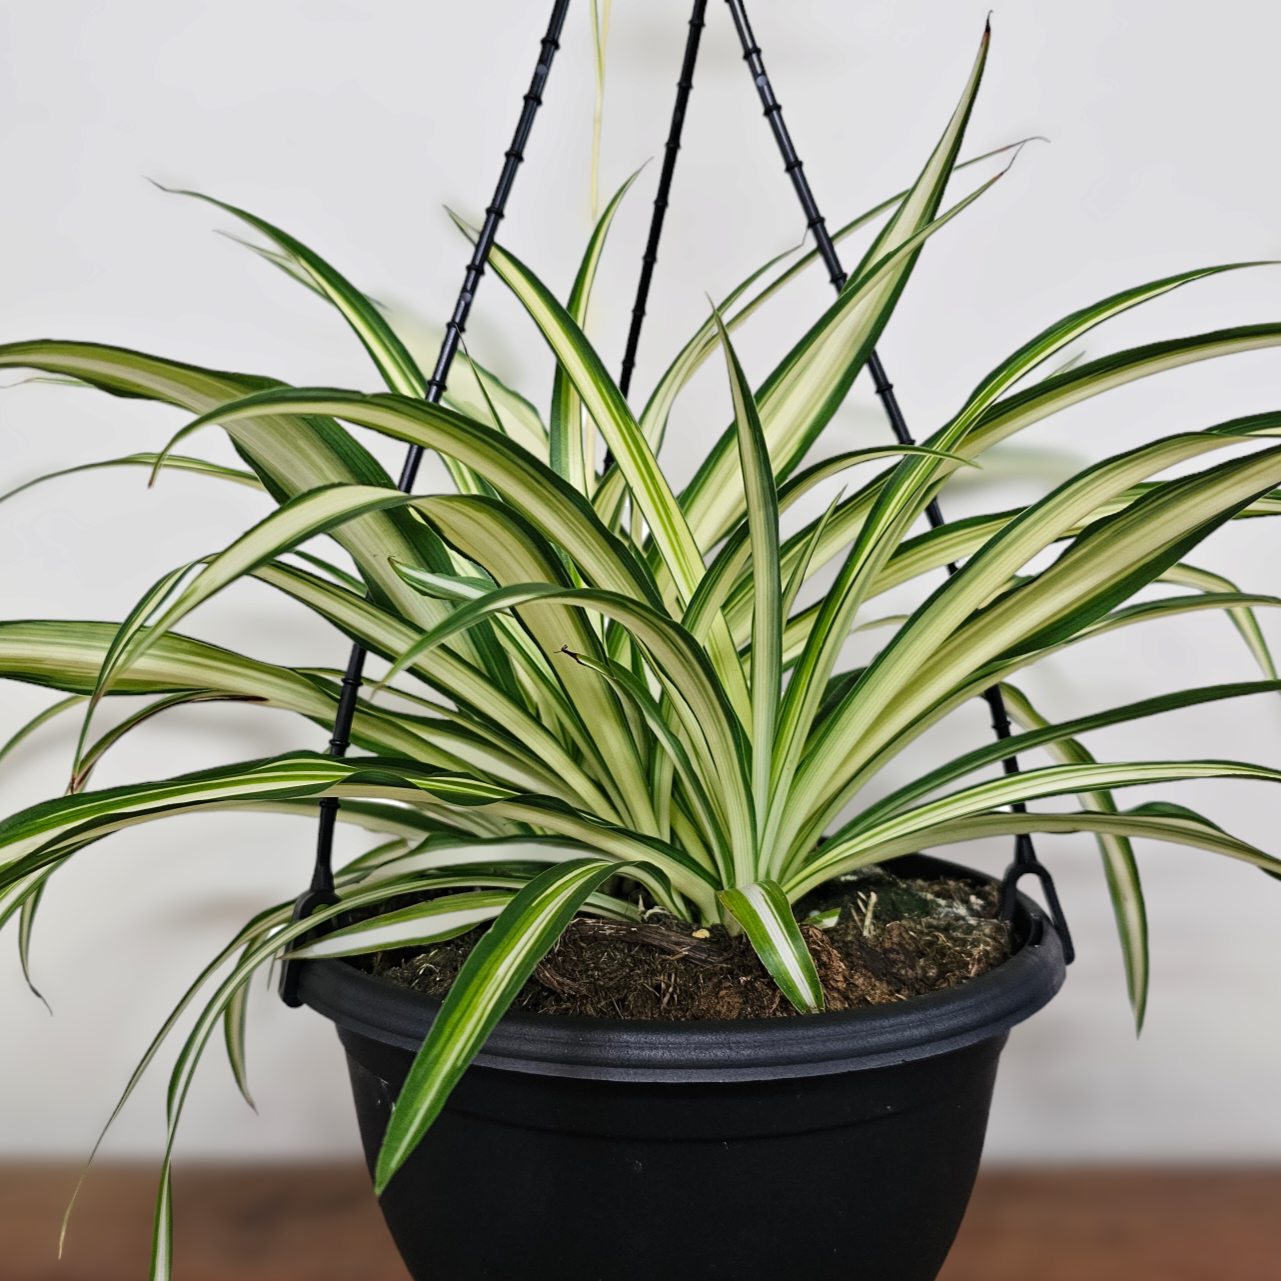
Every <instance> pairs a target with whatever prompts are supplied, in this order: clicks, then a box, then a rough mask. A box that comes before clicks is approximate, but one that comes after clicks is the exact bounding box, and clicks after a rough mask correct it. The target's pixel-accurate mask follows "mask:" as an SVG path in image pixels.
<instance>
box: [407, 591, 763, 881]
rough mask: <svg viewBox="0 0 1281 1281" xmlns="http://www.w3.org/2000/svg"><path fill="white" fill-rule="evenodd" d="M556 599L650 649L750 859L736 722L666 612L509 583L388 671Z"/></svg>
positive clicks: (735, 839)
mask: <svg viewBox="0 0 1281 1281" xmlns="http://www.w3.org/2000/svg"><path fill="white" fill-rule="evenodd" d="M537 600H553V601H554V600H560V601H564V602H565V603H567V604H575V605H581V606H583V607H585V608H588V609H593V610H596V611H598V612H600V613H601V614H603V615H605V616H606V617H607V618H611V619H613V620H614V621H615V622H618V623H620V624H622V625H623V626H624V627H625V628H626V629H627V631H628V632H629V633H630V634H631V636H632V637H633V639H634V640H636V641H638V642H639V643H640V644H641V645H642V646H644V648H645V649H646V651H647V653H648V654H649V657H650V661H651V665H652V667H653V670H654V673H655V675H656V676H657V677H658V678H659V680H660V681H661V682H662V684H663V687H664V689H665V690H666V692H667V695H668V697H669V698H670V699H671V700H672V703H673V706H674V707H675V709H676V711H677V714H678V715H679V716H680V718H681V720H682V722H683V724H684V727H685V731H686V734H687V736H688V737H689V740H690V743H691V745H692V748H693V750H694V752H695V754H696V755H698V754H702V756H703V758H704V759H703V761H702V769H703V771H704V774H705V777H707V778H709V779H713V778H714V779H716V780H717V782H718V783H719V788H720V792H721V795H722V798H723V799H722V804H723V812H724V813H725V815H726V819H727V822H728V824H729V835H730V842H731V847H732V848H733V849H734V851H735V858H736V859H740V858H742V859H747V858H750V857H751V850H752V849H753V845H754V835H753V831H754V825H753V815H752V812H751V805H750V795H751V793H750V785H749V783H748V779H747V767H746V761H745V759H744V756H745V753H744V745H743V743H742V735H741V732H740V730H739V727H738V722H737V719H736V718H735V716H734V713H733V711H732V709H731V708H730V707H729V705H728V702H727V700H726V698H725V695H724V692H723V691H722V689H721V687H720V685H719V684H718V682H717V680H716V674H715V673H714V672H713V671H712V670H711V666H710V664H709V663H708V662H707V659H706V656H705V655H704V654H703V651H702V649H701V648H700V647H699V646H698V645H697V644H696V643H695V642H694V640H693V638H692V637H691V636H690V635H689V633H688V632H686V631H685V630H684V629H683V628H682V627H681V626H680V625H679V624H678V623H675V622H673V621H672V620H671V619H670V618H668V617H667V616H666V615H665V614H662V613H660V612H659V611H657V610H654V609H651V608H650V607H649V606H646V605H642V604H640V603H639V602H638V601H631V600H628V599H627V598H626V597H623V596H618V595H615V594H613V593H610V592H599V591H594V590H592V589H587V588H584V589H578V590H573V589H570V590H566V589H565V588H561V587H558V586H555V585H553V584H548V583H524V584H514V585H513V586H511V587H505V588H502V589H501V590H499V591H496V592H491V593H490V594H489V595H488V596H486V597H484V598H483V599H481V600H478V601H473V602H471V603H470V604H467V605H463V606H461V607H460V608H459V609H457V610H456V611H455V612H454V613H453V614H452V615H451V616H450V618H449V619H448V620H446V622H444V623H442V624H441V625H440V626H439V627H436V628H433V629H432V631H430V632H428V633H427V634H426V635H425V636H423V637H422V638H421V639H420V640H419V641H418V642H417V643H416V644H415V645H414V646H412V647H411V648H410V649H409V650H407V651H406V652H405V653H404V654H402V655H401V656H400V658H399V659H397V661H396V663H395V664H394V665H393V669H392V670H393V672H394V671H395V670H396V669H397V668H399V667H402V666H405V665H408V664H409V663H411V662H413V661H414V660H415V659H417V658H418V657H420V656H421V655H422V654H423V653H425V652H426V651H427V650H429V649H431V648H432V647H433V646H436V645H439V644H441V643H442V642H443V641H445V640H447V639H448V638H449V636H450V635H452V634H453V633H454V632H455V631H457V630H461V629H463V628H466V627H469V626H471V625H472V624H473V623H474V622H475V620H477V619H479V618H484V617H486V616H487V615H489V614H491V613H494V612H495V611H497V610H502V609H510V608H513V607H516V606H519V605H522V604H524V603H526V602H528V601H537Z"/></svg>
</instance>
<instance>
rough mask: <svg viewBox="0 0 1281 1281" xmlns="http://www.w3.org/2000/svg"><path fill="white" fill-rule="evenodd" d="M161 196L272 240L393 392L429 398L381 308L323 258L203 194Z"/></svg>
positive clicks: (266, 224)
mask: <svg viewBox="0 0 1281 1281" xmlns="http://www.w3.org/2000/svg"><path fill="white" fill-rule="evenodd" d="M161 190H162V191H168V192H170V194H172V195H175V196H191V197H193V198H194V199H196V200H203V201H205V202H206V203H207V204H211V205H214V206H216V207H217V208H219V209H222V210H225V211H226V212H227V213H229V214H232V215H234V216H235V217H237V218H239V219H240V220H241V221H242V222H245V223H247V224H248V225H249V226H251V227H252V228H253V229H254V230H255V231H259V232H261V233H262V234H263V235H264V236H266V237H267V238H268V239H269V240H273V241H275V243H276V244H277V245H279V246H280V248H281V249H282V250H284V252H285V254H286V255H287V256H288V258H289V260H290V261H291V262H292V263H293V264H294V265H295V266H296V267H297V268H298V271H297V272H296V273H295V274H300V275H301V276H302V277H304V278H305V279H306V280H307V281H310V283H311V285H312V287H313V288H314V289H315V290H316V291H317V292H318V293H319V294H320V295H321V296H322V297H324V298H326V299H327V300H328V301H329V302H331V303H333V305H334V306H335V307H336V308H337V309H338V311H339V312H341V313H342V316H343V319H344V320H346V321H347V323H348V324H349V325H350V326H351V328H352V331H353V332H354V333H355V335H356V337H357V338H359V339H360V341H361V343H362V344H363V345H364V347H365V350H366V351H367V352H369V355H370V357H371V358H372V359H373V362H374V364H375V365H376V366H377V367H378V371H379V373H381V374H382V376H383V377H384V378H385V379H386V380H387V385H388V386H389V387H390V388H391V390H392V391H397V392H400V393H401V394H402V395H404V396H423V395H425V394H426V392H427V380H426V379H425V378H424V377H423V375H422V371H421V370H420V369H419V368H418V365H417V363H416V362H415V360H414V358H413V357H412V356H411V355H410V354H409V351H408V349H407V348H406V347H405V344H404V343H403V342H401V341H400V339H399V338H398V337H397V336H396V332H395V330H393V329H392V327H391V326H390V325H389V324H388V323H387V321H386V320H385V319H384V318H383V317H382V316H381V315H380V314H379V311H378V308H377V307H375V306H374V305H373V303H371V302H370V301H369V299H368V298H367V297H366V296H365V294H363V293H362V292H361V291H360V290H359V289H357V288H356V287H355V286H354V285H353V284H352V283H351V282H350V281H349V280H347V278H346V277H345V276H343V275H342V274H341V273H340V272H338V271H336V270H335V269H334V268H333V267H331V266H330V265H329V264H328V263H327V262H326V261H325V260H324V259H323V258H321V257H320V255H319V254H317V253H315V252H313V251H312V250H311V249H308V248H307V246H306V245H304V244H303V243H302V242H301V241H300V240H295V239H294V238H293V236H291V235H289V233H288V232H285V231H281V230H280V228H279V227H273V226H272V225H271V223H269V222H266V221H264V220H263V219H262V218H258V217H255V216H254V215H253V214H251V213H249V212H247V211H246V210H244V209H237V208H236V206H235V205H229V204H227V203H225V202H224V201H222V200H216V199H215V198H214V197H213V196H206V195H204V194H203V193H201V192H199V191H179V190H174V189H172V188H169V187H162V188H161Z"/></svg>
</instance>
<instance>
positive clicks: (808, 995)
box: [718, 881, 823, 1014]
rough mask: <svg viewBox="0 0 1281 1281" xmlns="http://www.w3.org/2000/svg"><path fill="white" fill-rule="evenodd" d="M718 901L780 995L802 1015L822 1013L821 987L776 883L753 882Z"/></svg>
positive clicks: (722, 896) (797, 928) (725, 894)
mask: <svg viewBox="0 0 1281 1281" xmlns="http://www.w3.org/2000/svg"><path fill="white" fill-rule="evenodd" d="M718 897H719V898H720V900H721V902H722V903H724V905H725V906H726V907H727V908H728V909H729V911H730V912H732V913H733V915H734V919H735V920H736V921H738V923H739V924H740V925H741V926H742V927H743V931H744V933H746V935H747V937H748V939H749V940H750V941H751V944H752V947H753V948H755V950H756V955H757V956H759V957H760V958H761V963H762V964H763V965H764V966H765V968H766V969H767V970H768V971H769V972H770V975H771V977H772V978H773V979H774V982H775V983H777V984H778V985H779V987H780V988H781V989H782V990H783V995H784V996H785V997H787V999H788V1000H789V1001H791V1003H792V1004H793V1005H794V1006H796V1008H797V1009H798V1010H800V1012H801V1013H802V1014H815V1013H817V1012H818V1011H819V1010H821V1009H822V1008H823V985H822V983H820V982H819V978H818V970H817V969H815V968H814V958H813V957H812V956H810V953H809V948H807V947H806V946H805V940H804V939H803V938H802V937H801V931H800V928H799V927H798V926H797V924H796V918H795V916H793V915H792V906H791V904H790V903H789V902H788V901H787V895H786V894H784V893H783V889H782V886H780V885H779V884H778V883H777V882H775V881H755V882H752V883H751V884H749V885H739V886H735V887H734V888H733V889H727V890H722V891H721V892H720V895H719V896H718Z"/></svg>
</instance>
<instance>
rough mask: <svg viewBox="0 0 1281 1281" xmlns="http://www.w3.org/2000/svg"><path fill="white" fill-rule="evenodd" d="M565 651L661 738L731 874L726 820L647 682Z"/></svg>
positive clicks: (725, 872)
mask: <svg viewBox="0 0 1281 1281" xmlns="http://www.w3.org/2000/svg"><path fill="white" fill-rule="evenodd" d="M566 653H567V654H568V656H569V657H570V658H572V659H573V660H574V661H575V662H576V663H581V664H582V665H583V666H584V667H588V668H591V669H592V670H593V671H596V672H599V673H600V674H601V676H603V677H604V678H605V679H606V680H607V681H609V682H610V684H611V685H613V686H614V687H615V688H616V689H619V690H621V691H622V692H623V693H624V694H625V695H626V697H627V698H629V699H630V700H631V702H632V704H633V705H634V706H635V707H636V708H637V710H638V711H639V712H640V713H641V715H642V716H643V717H644V718H645V723H646V725H648V727H649V730H650V732H651V733H652V734H653V735H654V737H655V739H657V740H658V743H659V746H660V747H662V749H663V751H664V753H665V754H666V755H667V757H668V759H669V760H670V761H671V762H672V765H673V767H674V768H675V770H676V772H677V773H678V774H679V775H680V778H681V782H682V783H683V784H684V786H685V790H686V791H687V792H688V793H689V801H690V805H691V806H692V808H693V811H694V815H695V817H697V819H698V820H699V822H700V825H701V827H702V835H703V837H704V839H705V840H706V841H707V843H708V845H709V846H710V847H711V849H712V850H713V852H714V854H715V855H716V862H717V864H718V866H719V870H720V874H721V875H722V876H723V877H729V876H731V875H732V872H733V863H732V858H731V855H730V850H729V846H728V844H727V842H726V839H725V832H724V824H723V820H722V819H721V818H720V817H719V815H718V814H717V811H716V807H715V805H714V803H713V801H712V799H711V797H710V796H709V794H708V792H707V790H706V787H705V784H704V780H703V779H702V778H701V777H700V776H699V773H698V771H697V769H696V767H695V765H694V763H693V761H691V760H690V757H689V753H688V752H686V750H685V745H684V744H683V743H682V742H681V741H680V739H679V737H677V735H676V734H675V733H673V731H672V728H671V727H670V726H669V725H668V723H667V717H666V716H665V715H664V712H663V709H662V708H661V707H660V706H659V705H658V703H656V702H655V701H654V698H653V696H652V695H651V694H650V692H649V689H648V688H647V686H646V685H645V682H644V681H643V680H642V679H641V678H640V677H638V676H636V675H635V674H634V673H632V672H630V671H628V669H627V668H625V667H623V666H622V665H621V664H619V663H614V662H611V661H610V660H608V659H605V660H603V661H598V660H597V659H594V658H591V657H589V656H588V655H586V654H575V653H573V652H572V651H569V650H567V651H566Z"/></svg>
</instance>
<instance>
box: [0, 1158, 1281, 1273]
mask: <svg viewBox="0 0 1281 1281" xmlns="http://www.w3.org/2000/svg"><path fill="white" fill-rule="evenodd" d="M76 1174H77V1171H76V1170H74V1169H72V1168H70V1167H65V1166H37V1165H9V1166H0V1281H126V1279H127V1281H140V1279H141V1278H143V1277H145V1276H146V1263H147V1257H148V1239H149V1235H150V1230H151V1198H152V1196H153V1195H154V1191H155V1173H154V1171H153V1170H151V1169H147V1168H140V1167H130V1166H114V1167H110V1166H108V1167H103V1168H102V1169H101V1170H98V1171H96V1172H95V1173H94V1174H93V1175H92V1176H91V1177H90V1180H89V1182H88V1183H87V1184H86V1187H85V1191H84V1192H83V1193H82V1194H81V1203H80V1205H79V1207H78V1209H77V1212H76V1215H75V1217H74V1219H73V1221H72V1228H71V1232H70V1234H69V1236H68V1242H67V1249H66V1253H65V1256H64V1258H63V1259H62V1261H61V1262H59V1261H58V1260H57V1258H56V1257H55V1254H56V1249H57V1237H58V1223H59V1221H60V1219H61V1216H62V1210H63V1207H64V1205H65V1203H66V1198H67V1196H68V1195H69V1193H70V1190H71V1188H72V1186H73V1185H74V1183H75V1179H76ZM174 1200H175V1229H176V1236H177V1249H176V1251H175V1253H176V1266H175V1269H174V1276H175V1281H407V1274H406V1273H405V1270H404V1268H403V1267H402V1265H401V1263H400V1261H399V1260H398V1259H397V1257H396V1252H395V1250H394V1249H393V1247H392V1244H391V1240H390V1238H389V1237H388V1235H387V1230H386V1228H384V1226H383V1223H382V1220H381V1218H380V1217H379V1214H378V1208H377V1206H376V1205H375V1203H374V1198H373V1195H372V1193H371V1192H370V1190H369V1180H368V1177H367V1176H366V1174H365V1171H364V1170H363V1168H361V1167H359V1166H351V1165H337V1166H334V1165H324V1166H258V1165H254V1166H223V1167H218V1166H203V1167H196V1168H191V1167H188V1168H187V1169H184V1170H180V1171H179V1172H178V1174H177V1176H176V1178H175V1198H174ZM801 1275H803V1274H800V1273H798V1276H801ZM442 1281H443V1279H442ZM529 1281H534V1279H533V1278H530V1279H529ZM655 1281H666V1279H665V1278H655ZM778 1281H791V1279H790V1278H785V1277H780V1278H778ZM940 1281H1281V1169H1255V1170H1250V1169H1224V1170H1215V1169H1193V1170H1179V1169H1085V1170H1062V1171H1050V1170H992V1171H988V1172H985V1173H984V1174H983V1175H982V1177H981V1178H980V1179H979V1184H978V1188H977V1189H976V1191H975V1194H974V1200H973V1202H972V1203H971V1206H970V1212H969V1214H968V1215H967V1217H966V1220H965V1224H964V1225H963V1227H962V1228H961V1235H960V1237H959V1239H958V1240H957V1243H956V1247H955V1249H954V1250H953V1251H952V1257H951V1258H950V1259H949V1260H948V1262H947V1265H946V1267H945V1268H944V1269H943V1274H942V1276H941V1278H940Z"/></svg>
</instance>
